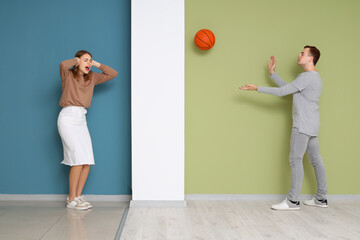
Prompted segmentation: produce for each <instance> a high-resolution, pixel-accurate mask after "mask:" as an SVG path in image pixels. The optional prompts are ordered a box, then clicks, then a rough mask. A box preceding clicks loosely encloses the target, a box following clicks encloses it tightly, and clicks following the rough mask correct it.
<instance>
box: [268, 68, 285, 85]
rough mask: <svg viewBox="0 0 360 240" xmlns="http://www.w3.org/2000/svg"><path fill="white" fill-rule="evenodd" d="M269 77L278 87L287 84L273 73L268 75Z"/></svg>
mask: <svg viewBox="0 0 360 240" xmlns="http://www.w3.org/2000/svg"><path fill="white" fill-rule="evenodd" d="M270 77H271V78H272V80H274V82H275V83H276V84H277V85H278V86H279V87H281V86H284V85H285V84H287V82H285V81H284V80H282V79H281V77H280V76H279V75H277V73H276V72H275V73H273V74H271V75H270Z"/></svg>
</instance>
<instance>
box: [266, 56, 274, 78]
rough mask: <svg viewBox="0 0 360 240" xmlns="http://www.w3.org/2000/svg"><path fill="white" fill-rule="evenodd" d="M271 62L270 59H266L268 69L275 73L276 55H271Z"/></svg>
mask: <svg viewBox="0 0 360 240" xmlns="http://www.w3.org/2000/svg"><path fill="white" fill-rule="evenodd" d="M270 60H271V61H270V63H269V62H268V61H266V63H267V65H268V70H269V73H270V74H274V73H275V66H276V60H275V57H274V56H271V57H270Z"/></svg>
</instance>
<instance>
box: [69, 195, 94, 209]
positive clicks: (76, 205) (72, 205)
mask: <svg viewBox="0 0 360 240" xmlns="http://www.w3.org/2000/svg"><path fill="white" fill-rule="evenodd" d="M66 207H67V208H73V209H77V210H86V209H88V208H89V207H88V206H87V205H85V204H83V203H81V202H80V200H79V198H78V197H76V198H74V199H73V200H71V201H69V198H67V199H66Z"/></svg>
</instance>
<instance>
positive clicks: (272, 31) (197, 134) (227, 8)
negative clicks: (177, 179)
mask: <svg viewBox="0 0 360 240" xmlns="http://www.w3.org/2000/svg"><path fill="white" fill-rule="evenodd" d="M359 13H360V1H357V0H352V1H351V0H344V1H329V0H321V1H319V0H311V1H310V0H304V1H289V0H271V1H268V0H251V1H250V0H246V1H245V0H221V1H218V0H187V1H186V4H185V19H186V22H185V31H186V39H185V41H186V50H185V51H186V52H185V69H186V71H185V79H186V83H185V89H186V92H185V149H186V150H185V175H186V176H185V179H186V183H185V189H186V191H185V192H186V194H285V193H287V192H288V190H289V187H290V166H289V163H288V154H289V142H290V131H291V125H292V119H291V104H292V97H291V96H287V97H283V98H280V97H276V96H272V95H266V94H261V93H257V92H245V91H241V90H238V87H239V86H241V85H243V84H245V83H253V84H257V85H260V86H276V85H275V84H274V83H273V82H272V80H271V79H270V78H269V77H268V73H267V65H266V60H268V59H269V57H270V56H271V55H274V56H275V57H276V58H277V68H276V72H277V73H278V74H279V75H280V76H281V77H282V78H283V79H284V80H285V81H287V82H291V81H293V80H294V79H295V77H296V76H297V74H299V73H301V72H302V68H301V67H299V66H297V64H296V63H297V56H298V54H299V52H301V50H302V49H303V46H305V45H307V44H310V45H315V46H317V47H318V48H319V49H320V51H321V53H322V55H321V58H320V60H319V62H318V64H317V65H318V66H317V69H318V71H319V72H320V74H321V76H322V79H323V93H322V97H321V101H320V114H321V130H320V135H319V141H320V150H321V154H322V157H323V160H324V163H325V166H326V169H327V178H328V190H329V192H328V193H329V194H360V181H359V177H358V175H359V172H360V160H359V159H360V157H359V156H360V146H359V142H360V141H359V135H360V126H359V125H360V123H359V118H360V110H359V109H360V93H359V89H360V79H359V69H360V67H359V66H360V60H359V54H360V47H359V46H360V14H359ZM203 28H207V29H210V30H212V31H213V32H214V33H215V36H216V44H215V46H214V48H213V49H211V50H209V51H201V50H198V49H197V48H196V47H195V45H194V42H193V39H194V35H195V34H196V32H197V31H198V30H200V29H203ZM304 171H305V176H304V183H303V191H302V193H303V194H312V193H314V192H315V190H316V181H315V176H314V172H313V169H312V167H311V165H310V164H309V162H308V159H307V157H306V158H304Z"/></svg>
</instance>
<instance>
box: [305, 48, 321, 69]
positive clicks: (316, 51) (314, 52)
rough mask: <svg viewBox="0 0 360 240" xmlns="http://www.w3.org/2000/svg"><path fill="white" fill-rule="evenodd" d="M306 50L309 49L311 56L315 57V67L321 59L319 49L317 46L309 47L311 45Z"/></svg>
mask: <svg viewBox="0 0 360 240" xmlns="http://www.w3.org/2000/svg"><path fill="white" fill-rule="evenodd" d="M304 48H309V50H310V51H309V52H310V56H313V63H314V66H315V65H316V63H317V62H318V61H319V58H320V51H319V49H317V48H316V47H315V46H309V45H306V46H305V47H304Z"/></svg>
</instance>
